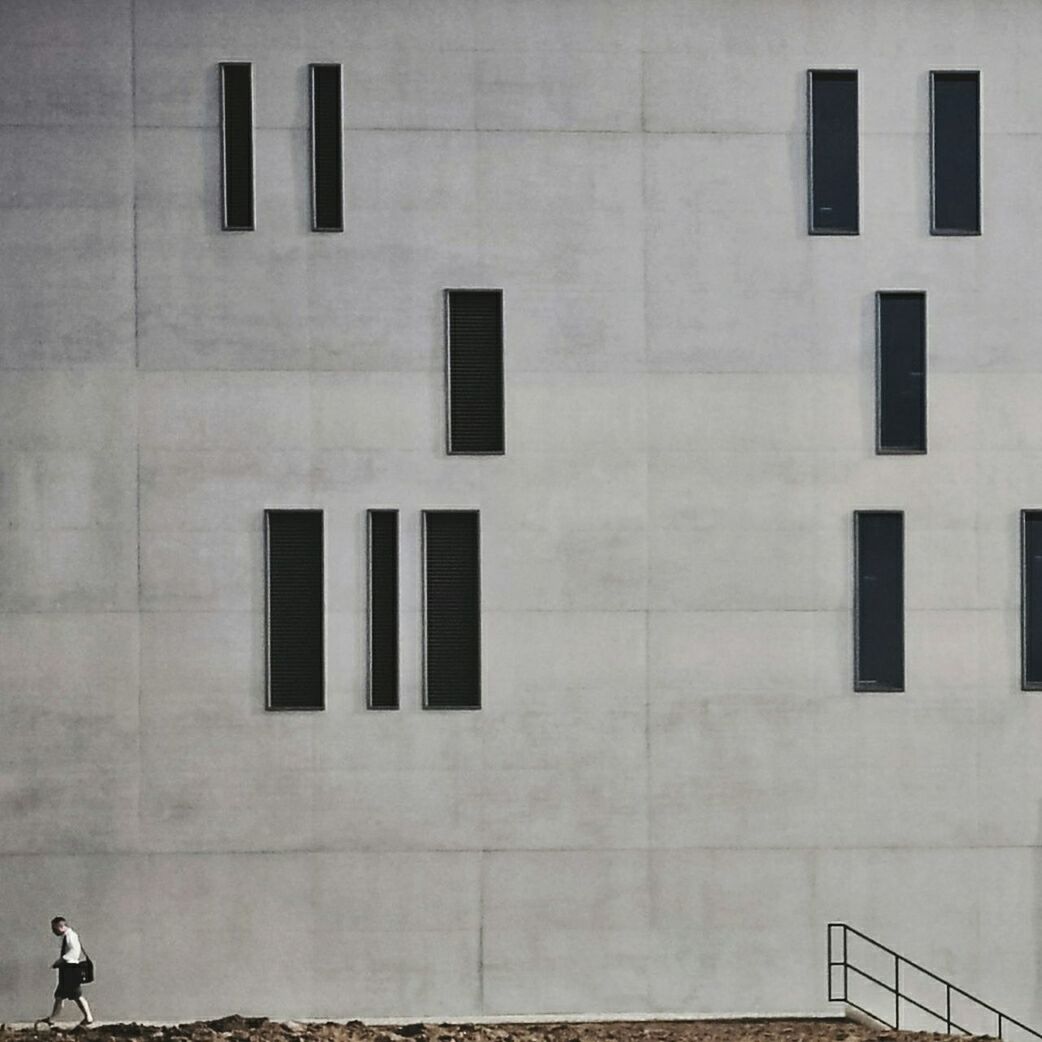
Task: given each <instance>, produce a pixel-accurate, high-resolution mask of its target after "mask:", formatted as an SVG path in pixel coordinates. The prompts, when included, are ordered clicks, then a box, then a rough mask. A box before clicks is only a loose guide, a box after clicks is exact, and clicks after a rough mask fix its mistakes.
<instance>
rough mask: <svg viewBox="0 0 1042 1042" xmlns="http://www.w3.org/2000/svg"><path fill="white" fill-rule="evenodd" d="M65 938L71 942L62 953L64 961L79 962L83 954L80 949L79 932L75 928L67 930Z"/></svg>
mask: <svg viewBox="0 0 1042 1042" xmlns="http://www.w3.org/2000/svg"><path fill="white" fill-rule="evenodd" d="M65 939H66V940H67V941H68V942H69V946H68V947H67V948H66V949H65V951H64V952H63V953H62V961H63V962H79V961H80V957H81V955H82V954H83V953H82V951H81V950H80V938H79V934H77V933H76V931H75V930H66V931H65Z"/></svg>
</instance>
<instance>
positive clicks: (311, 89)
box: [308, 62, 344, 233]
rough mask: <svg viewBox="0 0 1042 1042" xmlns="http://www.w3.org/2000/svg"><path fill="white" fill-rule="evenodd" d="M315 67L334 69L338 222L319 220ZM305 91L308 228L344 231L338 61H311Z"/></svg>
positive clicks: (341, 79) (341, 84) (341, 71)
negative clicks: (307, 108) (308, 154)
mask: <svg viewBox="0 0 1042 1042" xmlns="http://www.w3.org/2000/svg"><path fill="white" fill-rule="evenodd" d="M319 69H336V70H337V94H336V101H337V108H338V111H339V118H338V120H337V141H336V148H337V173H338V180H339V186H338V198H339V204H340V207H339V208H340V221H339V223H338V224H335V223H332V224H326V223H323V222H321V221H320V220H319V212H318V210H319V203H318V126H317V120H316V98H317V94H318V92H317V88H316V85H315V75H316V72H317V71H318V70H319ZM308 93H309V100H310V148H311V230H312V231H313V232H334V233H335V232H343V230H344V68H343V65H342V64H341V63H340V62H312V63H311V65H310V66H309V67H308Z"/></svg>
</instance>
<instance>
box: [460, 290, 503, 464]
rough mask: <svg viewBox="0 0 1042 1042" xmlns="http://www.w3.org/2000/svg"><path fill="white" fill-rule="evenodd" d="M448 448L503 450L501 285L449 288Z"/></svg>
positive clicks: (480, 451)
mask: <svg viewBox="0 0 1042 1042" xmlns="http://www.w3.org/2000/svg"><path fill="white" fill-rule="evenodd" d="M445 342H446V356H447V362H446V365H447V370H448V376H447V381H448V429H449V437H448V442H449V446H448V448H449V452H450V453H466V454H478V455H480V454H494V453H502V452H503V451H504V439H505V435H504V420H503V291H502V290H499V289H447V290H446V291H445Z"/></svg>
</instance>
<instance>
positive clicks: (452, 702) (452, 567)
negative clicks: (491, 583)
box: [423, 510, 481, 709]
mask: <svg viewBox="0 0 1042 1042" xmlns="http://www.w3.org/2000/svg"><path fill="white" fill-rule="evenodd" d="M423 547H424V562H423V563H424V604H423V610H424V706H425V707H426V708H427V709H480V708H481V551H480V524H479V520H478V512H477V511H476V510H425V511H424V512H423Z"/></svg>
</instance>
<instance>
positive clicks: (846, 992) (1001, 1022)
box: [827, 923, 1042, 1039]
mask: <svg viewBox="0 0 1042 1042" xmlns="http://www.w3.org/2000/svg"><path fill="white" fill-rule="evenodd" d="M837 930H838V931H841V934H840V936H841V938H842V941H841V944H840V945H839V946H838V947H839V954H840V955H841V956H842V957H841V958H839V959H837V958H836V957H835V955H836V950H835V948H834V946H833V934H834V932H835V931H837ZM849 934H853V935H854V936H855V937H859V938H861V940H863V941H867V942H868V944H870V945H872V946H873V948H876V949H878V950H879V951H881V952H885V953H886V954H887V955H888V956H889V957H890V958H892V959H893V960H894V982H893V984H889V983H887V982H886V981H882V980H880V979H879V978H878V977H876V976H874V975H873V974H871V973H868V972H867V971H866V970H864V969H861V968H860V967H858V966H855V965H854V964H853V963H852V962H851V961H850V957H849V948H848V944H847V937H848V935H849ZM828 960H829V964H828V971H827V972H828V989H829V1002H845V1003H846V1004H847V1005H848V1006H853V1008H854V1009H856V1010H860V1011H861V1012H862V1013H864V1014H866V1015H867V1016H869V1017H872V1019H873V1020H878V1021H880V1022H881V1023H883V1024H886V1025H887V1027H891V1028H893V1029H894V1030H895V1031H900V1030H901V1002H902V1001H904V1002H907V1003H909V1004H910V1005H912V1006H915V1007H916V1008H917V1009H921V1010H922V1011H923V1012H924V1013H928V1014H929V1015H930V1016H931V1017H935V1018H936V1019H937V1020H938V1021H940V1022H941V1023H943V1024H944V1026H945V1028H946V1031H947V1034H949V1035H950V1034H952V1030H953V1029H954V1030H955V1031H957V1032H960V1033H961V1034H963V1035H973V1034H980V1032H975V1031H971V1030H969V1028H964V1027H962V1025H960V1024H958V1023H956V1022H955V1021H954V1020H953V1019H952V995H953V994H956V995H961V996H962V997H963V998H966V999H969V1000H970V1002H972V1003H974V1004H975V1005H977V1006H979V1007H981V1009H985V1010H987V1011H988V1012H989V1013H993V1014H994V1015H995V1016H996V1017H997V1018H998V1023H997V1026H998V1032H997V1036H998V1038H1000V1039H1001V1038H1003V1034H1002V1029H1003V1028H1004V1027H1008V1026H1010V1025H1016V1026H1017V1027H1018V1028H1020V1029H1021V1030H1022V1031H1026V1032H1027V1033H1028V1034H1029V1035H1033V1036H1034V1037H1035V1038H1037V1039H1042V1034H1040V1033H1039V1032H1037V1031H1036V1030H1035V1029H1034V1028H1029V1027H1028V1026H1027V1024H1024V1023H1022V1022H1021V1021H1019V1020H1017V1019H1016V1018H1015V1017H1011V1016H1009V1014H1007V1013H1003V1012H1002V1011H1001V1010H998V1009H996V1008H995V1007H994V1006H992V1005H989V1004H988V1003H987V1002H984V1001H983V1000H982V999H979V998H977V996H976V995H971V994H970V993H969V992H968V991H963V989H962V988H959V987H957V986H956V985H954V984H952V983H951V981H948V980H945V979H944V977H939V976H938V975H937V974H936V973H933V972H931V971H930V970H928V969H925V968H924V967H922V966H920V965H919V964H918V963H917V962H912V960H911V959H906V958H905V957H904V956H903V955H899V954H898V953H897V952H895V951H894V950H893V949H892V948H888V947H887V946H886V945H885V944H880V943H879V941H877V940H875V939H873V938H872V937H869V936H868V935H867V934H863V933H862V932H861V931H860V930H855V929H854V927H853V926H848V925H847V924H846V923H829V924H828ZM902 966H908V967H910V968H912V969H914V970H916V971H918V972H919V973H922V974H924V975H925V976H927V977H930V978H932V979H933V980H935V981H937V983H938V984H943V985H944V988H945V993H944V994H945V1003H944V1005H945V1011H944V1013H939V1012H938V1011H937V1010H934V1009H930V1007H929V1006H925V1005H924V1004H923V1003H921V1002H919V1001H918V1000H917V999H913V998H912V997H911V996H910V995H908V994H907V993H903V992H902V991H901V967H902ZM835 969H842V971H843V973H842V978H841V979H842V982H843V988H842V992H841V993H840V994H836V992H837V991H839V990H840V989H839V988H834V987H833V979H834V977H835V974H834V973H833V970H835ZM851 973H855V974H857V975H858V976H859V977H863V978H864V979H865V980H869V981H871V982H872V983H873V984H875V985H877V986H878V987H880V988H883V989H885V990H886V991H889V992H890V993H891V994H892V995H893V996H894V1011H893V1012H894V1022H893V1023H892V1024H891V1023H890V1021H889V1020H888V1019H887V1018H886V1017H884V1016H881V1015H880V1014H879V1013H876V1012H873V1011H872V1010H870V1009H865V1007H864V1006H860V1005H858V1004H857V1003H856V1002H854V1001H853V1000H852V999H851V998H850V974H851Z"/></svg>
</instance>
